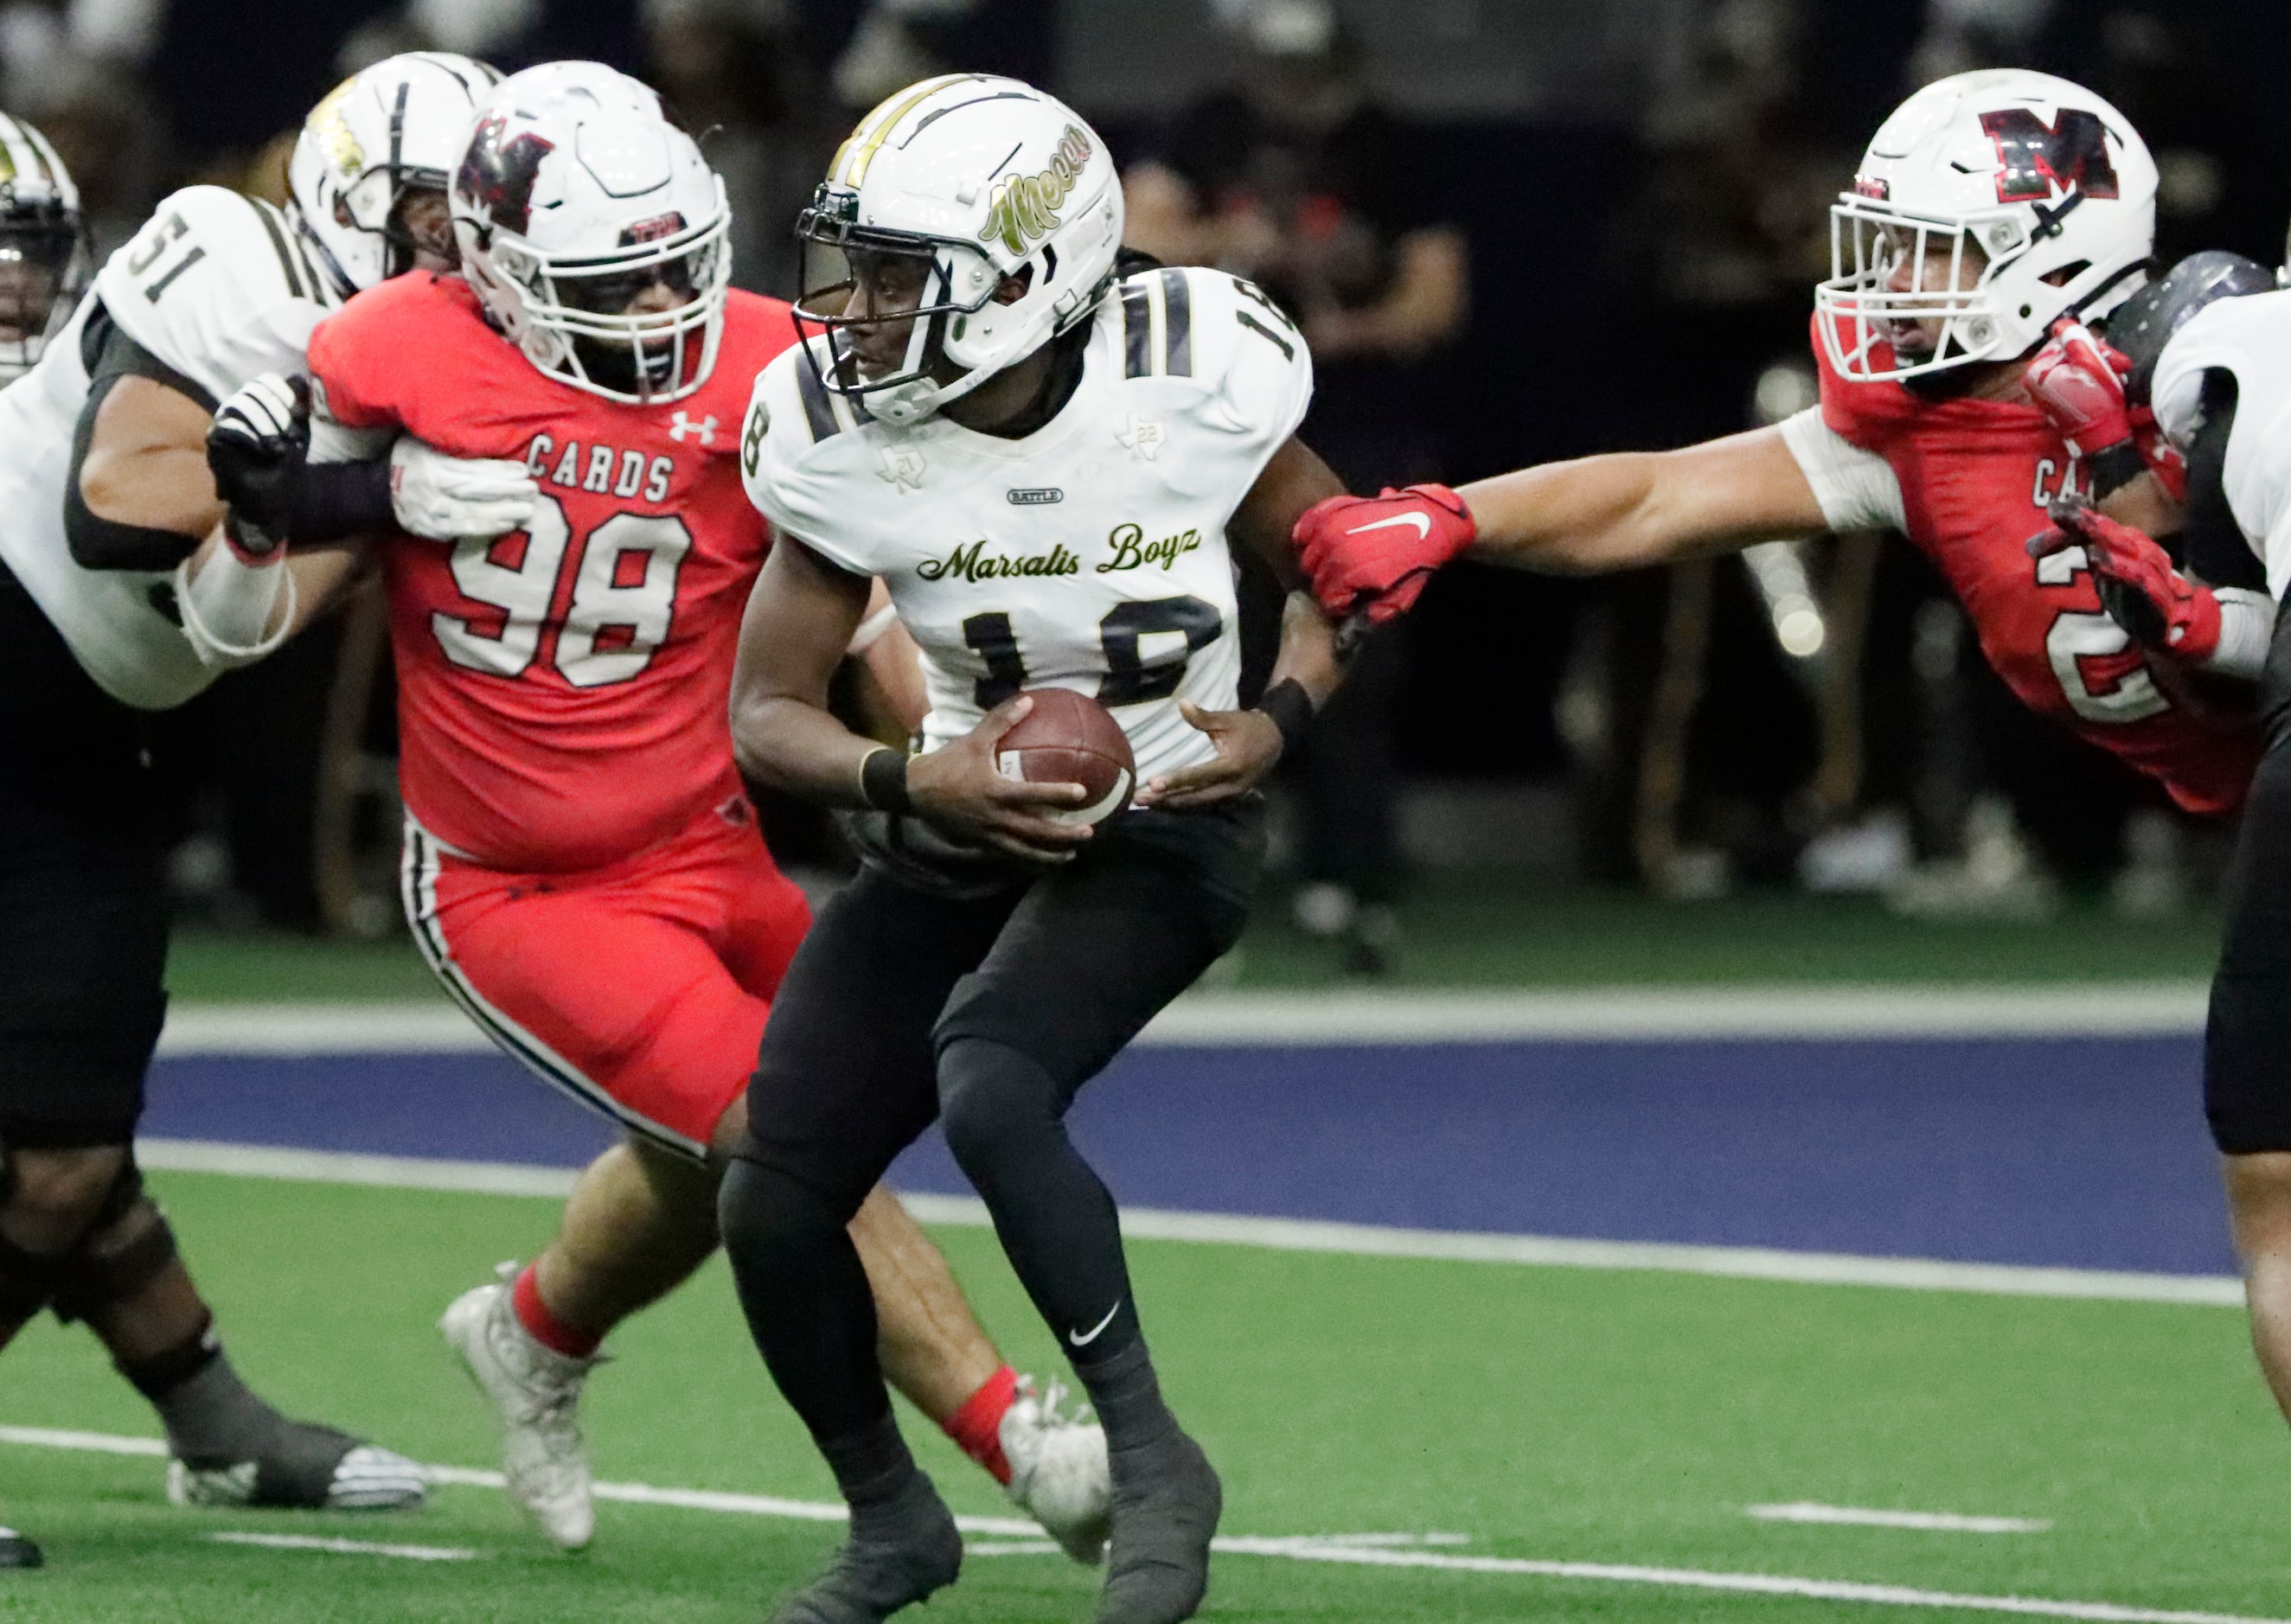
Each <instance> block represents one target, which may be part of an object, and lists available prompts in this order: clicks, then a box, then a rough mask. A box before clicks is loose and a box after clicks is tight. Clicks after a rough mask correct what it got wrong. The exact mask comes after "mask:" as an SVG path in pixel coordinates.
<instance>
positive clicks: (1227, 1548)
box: [0, 1427, 2291, 1624]
mask: <svg viewBox="0 0 2291 1624" xmlns="http://www.w3.org/2000/svg"><path fill="white" fill-rule="evenodd" d="M0 1443H18V1444H26V1445H29V1446H32V1447H34V1448H42V1449H69V1450H93V1451H100V1452H102V1453H107V1454H117V1455H164V1454H165V1453H166V1444H165V1443H164V1442H162V1441H161V1440H159V1439H157V1438H130V1437H120V1436H117V1435H112V1434H109V1433H89V1432H68V1431H60V1430H57V1429H55V1428H51V1427H0ZM422 1469H423V1470H424V1471H425V1472H427V1473H429V1474H430V1481H432V1482H433V1483H456V1484H467V1485H470V1486H471V1487H477V1488H498V1487H500V1486H501V1474H500V1473H498V1472H489V1471H485V1470H482V1469H478V1468H475V1467H434V1466H433V1467H423V1468H422ZM596 1493H597V1498H599V1499H617V1500H627V1501H633V1502H636V1503H639V1504H643V1505H653V1506H673V1507H680V1508H682V1509H685V1510H689V1511H714V1512H730V1513H735V1514H737V1515H748V1516H774V1517H796V1518H800V1519H802V1520H804V1521H806V1522H819V1523H828V1522H841V1521H842V1520H843V1515H844V1513H843V1507H840V1506H834V1505H829V1504H826V1503H824V1502H821V1501H814V1500H791V1499H777V1498H775V1497H773V1496H770V1495H762V1494H730V1493H724V1492H720V1491H715V1490H707V1489H663V1488H655V1487H653V1486H652V1485H650V1484H648V1483H599V1484H597V1485H596ZM955 1523H956V1524H957V1526H959V1527H960V1528H961V1529H962V1531H963V1532H965V1533H973V1534H987V1535H991V1536H996V1537H998V1538H999V1539H1000V1540H1016V1541H1017V1544H1016V1545H1015V1546H1014V1545H996V1546H990V1547H989V1548H988V1552H987V1554H990V1555H997V1556H1018V1555H1027V1556H1032V1555H1035V1554H1038V1552H1039V1553H1041V1554H1047V1553H1048V1552H1049V1551H1050V1550H1053V1549H1055V1547H1052V1546H1051V1545H1050V1544H1049V1541H1047V1540H1041V1539H1038V1538H1032V1537H1030V1536H1034V1535H1038V1534H1039V1533H1040V1532H1041V1530H1040V1529H1039V1528H1038V1527H1036V1525H1035V1524H1033V1523H1030V1522H1026V1521H1024V1520H1022V1519H1019V1518H1016V1517H957V1518H956V1519H955ZM214 1537H216V1538H226V1537H229V1538H245V1539H246V1540H249V1542H255V1541H257V1540H260V1541H261V1542H269V1541H271V1540H274V1539H277V1540H284V1539H286V1538H297V1539H298V1544H299V1543H301V1541H300V1540H299V1538H298V1537H295V1536H271V1535H262V1536H221V1535H218V1536H214ZM1458 1538H1459V1536H1457V1535H1454V1534H1358V1535H1347V1534H1306V1535H1302V1536H1297V1535H1291V1536H1287V1537H1278V1536H1276V1537H1272V1538H1255V1537H1251V1536H1248V1535H1227V1536H1222V1537H1220V1538H1219V1539H1218V1540H1217V1542H1216V1549H1217V1550H1218V1552H1219V1553H1220V1554H1221V1555H1225V1556H1265V1557H1274V1558H1285V1559H1287V1560H1290V1561H1292V1562H1334V1563H1346V1564H1354V1565H1356V1566H1363V1567H1380V1568H1424V1569H1432V1570H1435V1571H1440V1572H1453V1573H1510V1574H1520V1575H1524V1576H1531V1577H1538V1578H1547V1579H1568V1580H1587V1581H1591V1582H1604V1583H1609V1584H1630V1585H1657V1586H1668V1587H1671V1588H1680V1589H1692V1590H1731V1591H1739V1592H1747V1593H1750V1594H1754V1595H1762V1596H1808V1597H1812V1598H1813V1599H1815V1600H1818V1601H1836V1602H1858V1603H1867V1604H1877V1605H1886V1606H1897V1607H1948V1608H1956V1609H1958V1610H1961V1611H1964V1612H2007V1613H2017V1614H2020V1615H2022V1616H2024V1617H2030V1618H2043V1619H2078V1620H2094V1621H2096V1624H2291V1620H2287V1619H2273V1618H2260V1617H2255V1616H2253V1615H2251V1614H2247V1613H2229V1612H2173V1611H2167V1610H2162V1609H2158V1608H2152V1607H2124V1606H2118V1605H2117V1604H2114V1603H2112V1602H2070V1601H2053V1600H2048V1599H2046V1598H2042V1597H2037V1596H1958V1595H1954V1594H1952V1593H1949V1592H1948V1591H1941V1590H1917V1589H1912V1588H1907V1587H1904V1586H1900V1585H1873V1584H1863V1583H1860V1582H1857V1581H1853V1580H1829V1579H1797V1578H1792V1577H1789V1576H1786V1575H1781V1574H1771V1573H1725V1572H1711V1571H1708V1570H1706V1569H1701V1568H1651V1567H1636V1566H1627V1565H1621V1564H1613V1563H1596V1562H1545V1561H1536V1560H1532V1559H1530V1558H1525V1557H1513V1556H1455V1555H1451V1554H1449V1553H1447V1552H1443V1551H1435V1550H1426V1549H1411V1548H1396V1547H1398V1546H1399V1544H1400V1542H1402V1541H1421V1542H1422V1543H1424V1544H1426V1545H1444V1544H1449V1543H1451V1542H1453V1541H1454V1540H1457V1539H1458ZM354 1545H355V1542H353V1541H349V1540H343V1541H340V1542H335V1541H328V1540H310V1541H309V1548H314V1549H324V1548H354ZM1020 1547H1023V1549H1021V1548H1020ZM369 1549H384V1548H381V1547H370V1548H369ZM398 1549H399V1550H400V1551H401V1552H410V1551H413V1550H416V1549H420V1547H414V1546H406V1547H401V1548H398ZM438 1549H441V1550H442V1549H446V1548H444V1547H438Z"/></svg>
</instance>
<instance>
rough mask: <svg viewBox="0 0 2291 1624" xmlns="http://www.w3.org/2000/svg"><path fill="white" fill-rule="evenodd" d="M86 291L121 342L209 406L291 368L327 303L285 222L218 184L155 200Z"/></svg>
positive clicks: (274, 212) (322, 287)
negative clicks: (169, 371)
mask: <svg viewBox="0 0 2291 1624" xmlns="http://www.w3.org/2000/svg"><path fill="white" fill-rule="evenodd" d="M95 291H96V293H97V296H98V297H100V299H102V301H103V304H104V309H105V310H107V311H109V313H110V316H111V318H112V319H113V320H114V321H115V322H117V324H118V325H119V326H120V327H121V328H122V330H124V331H125V333H126V334H127V336H128V337H130V338H132V339H133V340H134V341H135V342H137V343H138V344H141V346H142V347H143V348H144V349H146V350H149V351H150V352H151V353H152V354H153V355H156V356H157V357H158V358H160V359H161V360H162V361H165V363H166V364H167V365H168V366H172V367H173V368H174V369H175V370H176V371H177V372H179V373H181V374H183V375H184V376H185V377H186V378H189V380H191V381H192V382H195V383H197V385H199V387H201V388H202V389H205V390H208V391H209V392H210V393H211V394H213V396H214V397H215V398H216V399H218V400H219V399H221V398H222V397H223V396H225V395H228V394H229V393H230V392H231V391H232V390H236V389H237V388H238V387H239V386H240V385H241V384H243V383H245V382H247V381H248V380H249V379H250V378H253V377H255V376H257V375H258V374H261V373H264V372H277V371H300V370H301V355H302V348H303V345H304V343H305V342H307V341H308V339H309V331H310V328H311V326H313V325H314V324H316V323H317V321H318V319H319V318H321V317H322V316H324V315H325V314H326V306H327V304H328V303H329V302H331V294H330V293H329V292H328V291H327V290H326V285H325V284H324V283H322V282H321V281H320V280H319V278H318V274H317V272H316V271H315V270H314V269H313V268H312V267H311V266H310V264H309V261H308V260H306V259H305V258H304V257H303V255H302V253H301V248H300V246H299V245H298V244H297V242H296V239H295V237H294V233H293V229H292V227H291V226H290V225H289V224H288V222H287V221H286V218H285V215H283V214H281V213H279V212H278V211H277V209H275V208H273V207H271V206H270V205H269V204H267V203H263V202H261V201H259V200H257V199H255V198H253V197H242V196H241V195H240V194H238V193H237V192H233V191H227V190H225V189H223V188H221V187H219V186H191V187H186V188H184V189H182V190H181V191H179V192H177V193H175V194H174V195H173V196H172V197H168V198H167V199H166V200H165V202H163V203H161V204H160V205H159V206H158V207H157V209H156V210H154V211H153V212H152V214H151V218H150V219H149V220H148V221H145V222H144V224H143V228H142V229H141V230H140V231H138V232H137V233H136V234H135V235H134V236H133V237H131V238H130V239H128V241H127V243H126V244H125V245H124V246H123V247H121V248H120V249H119V250H118V252H117V253H114V254H113V255H112V256H111V257H110V259H109V260H107V261H105V262H104V266H103V269H102V270H101V271H100V272H99V273H98V274H97V277H96V283H95Z"/></svg>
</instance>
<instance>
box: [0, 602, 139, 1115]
mask: <svg viewBox="0 0 2291 1624" xmlns="http://www.w3.org/2000/svg"><path fill="white" fill-rule="evenodd" d="M0 693H4V694H5V695H6V697H5V700H4V702H0V1142H4V1143H5V1144H8V1145H12V1146H19V1147H22V1148H37V1149H55V1148H67V1147H73V1146H100V1145H125V1144H126V1143H127V1142H128V1141H129V1140H130V1139H132V1138H133V1137H134V1133H135V1122H136V1119H137V1117H138V1116H140V1115H141V1113H142V1108H143V1071H144V1067H145V1066H146V1065H148V1064H149V1060H150V1058H151V1050H152V1049H153V1047H154V1045H156V1044H157V1041H158V1039H159V1026H160V1023H161V1021H162V1019H163V1018H164V1017H165V1013H166V995H165V993H164V992H163V991H162V990H161V988H162V985H163V980H164V977H165V969H166V954H167V915H166V896H165V880H164V879H163V877H162V875H161V872H160V850H159V842H158V831H157V819H156V818H155V817H154V816H153V812H152V800H153V795H152V786H151V783H150V778H151V772H150V768H149V763H148V761H147V760H146V757H145V753H144V740H145V732H146V720H147V719H146V718H144V717H143V716H142V715H141V713H139V712H135V711H133V710H131V709H129V708H128V707H127V706H125V705H124V704H122V703H119V702H118V701H117V700H116V699H114V698H112V697H111V696H110V695H109V694H106V693H105V692H104V691H103V690H102V689H100V688H99V687H97V686H96V685H95V683H94V681H93V680H92V679H91V678H90V677H89V676H88V674H87V673H86V672H85V671H83V670H81V669H80V665H79V662H78V661H77V660H76V659H75V658H74V657H73V655H72V653H71V650H70V649H69V648H68V647H66V646H65V643H64V640H63V638H62V637H61V635H60V634H59V633H58V632H57V631H56V629H55V628H54V627H53V626H52V625H51V624H49V623H48V619H47V617H46V615H44V614H42V613H41V611H40V609H39V607H38V606H37V605H36V604H35V603H34V602H33V601H32V599H31V598H30V597H29V595H28V594H27V593H26V591H24V588H23V586H22V585H21V583H19V582H18V581H17V579H16V577H15V576H14V575H12V574H10V573H9V572H8V571H7V570H6V569H5V568H4V567H0Z"/></svg>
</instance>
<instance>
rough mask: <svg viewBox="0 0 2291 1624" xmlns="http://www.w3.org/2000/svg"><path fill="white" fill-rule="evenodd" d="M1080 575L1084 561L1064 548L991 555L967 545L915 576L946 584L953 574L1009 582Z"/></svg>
mask: <svg viewBox="0 0 2291 1624" xmlns="http://www.w3.org/2000/svg"><path fill="white" fill-rule="evenodd" d="M915 574H917V575H920V576H921V577H922V578H923V579H924V580H926V581H944V580H945V579H946V578H947V577H948V576H950V575H955V576H960V577H961V579H963V580H965V581H970V582H978V581H1007V580H1009V578H1010V577H1012V576H1013V575H1080V574H1081V559H1077V558H1076V557H1074V555H1073V554H1072V553H1070V552H1068V551H1066V550H1065V547H1064V546H1063V545H1060V546H1057V547H1053V548H1051V549H1050V550H1049V551H1048V552H1025V553H1017V554H1012V553H1007V552H989V551H986V543H985V542H964V543H961V545H960V546H958V547H956V548H955V550H954V551H953V552H950V553H948V554H947V555H946V557H945V558H943V559H928V560H927V561H926V562H924V563H921V564H918V565H916V566H915Z"/></svg>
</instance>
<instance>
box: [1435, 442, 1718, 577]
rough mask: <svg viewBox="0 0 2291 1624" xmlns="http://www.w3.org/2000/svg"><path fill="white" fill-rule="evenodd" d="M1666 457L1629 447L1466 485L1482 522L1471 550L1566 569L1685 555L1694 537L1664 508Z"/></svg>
mask: <svg viewBox="0 0 2291 1624" xmlns="http://www.w3.org/2000/svg"><path fill="white" fill-rule="evenodd" d="M1662 461H1663V459H1662V457H1661V456H1660V454H1651V453H1644V452H1625V453H1620V454H1612V455H1607V456H1596V457H1584V458H1582V459H1580V461H1577V462H1547V463H1545V464H1543V465H1542V466H1540V467H1537V468H1524V469H1521V470H1519V471H1517V472H1516V473H1508V474H1499V475H1498V476H1497V477H1496V478H1492V479H1482V480H1478V481H1476V482H1475V483H1474V484H1471V485H1467V486H1463V487H1462V488H1461V489H1460V490H1459V491H1458V492H1457V494H1458V495H1459V496H1461V497H1463V499H1464V501H1465V503H1466V505H1467V506H1468V507H1469V508H1470V509H1471V511H1472V518H1473V520H1474V522H1475V524H1477V526H1478V527H1479V537H1478V539H1477V540H1476V541H1475V542H1474V543H1472V549H1471V554H1470V556H1471V557H1473V558H1475V559H1480V560H1482V561H1483V562H1485V563H1490V564H1502V565H1506V566H1508V567H1511V568H1514V569H1534V570H1545V571H1550V572H1553V573H1557V574H1564V575H1596V574H1602V573H1604V572H1605V571H1608V570H1617V569H1633V568H1636V567H1640V566H1643V565H1648V564H1661V563H1666V562H1668V561H1669V560H1670V559H1674V558H1680V557H1684V556H1686V554H1687V553H1688V552H1689V551H1691V543H1692V541H1694V540H1695V539H1697V538H1696V537H1695V536H1694V535H1693V533H1692V530H1691V529H1689V528H1688V527H1686V526H1684V525H1682V524H1680V523H1679V522H1678V521H1677V519H1676V517H1673V516H1671V515H1668V514H1666V512H1665V510H1664V504H1663V502H1662V484H1663V481H1662V478H1661V472H1662Z"/></svg>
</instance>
